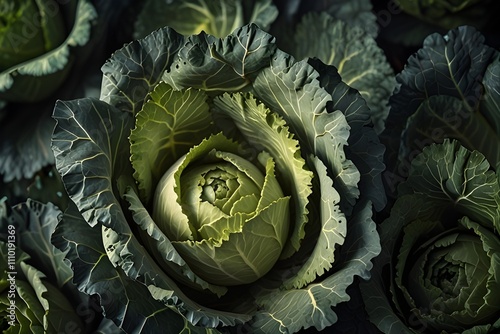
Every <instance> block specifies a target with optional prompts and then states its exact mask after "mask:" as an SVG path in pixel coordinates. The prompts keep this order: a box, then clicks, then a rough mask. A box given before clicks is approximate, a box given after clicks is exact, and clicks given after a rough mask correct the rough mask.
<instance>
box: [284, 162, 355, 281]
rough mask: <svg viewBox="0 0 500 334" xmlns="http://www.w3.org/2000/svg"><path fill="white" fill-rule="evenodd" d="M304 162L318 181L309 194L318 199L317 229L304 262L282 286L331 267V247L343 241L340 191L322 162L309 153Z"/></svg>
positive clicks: (345, 226)
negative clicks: (313, 241) (317, 185)
mask: <svg viewBox="0 0 500 334" xmlns="http://www.w3.org/2000/svg"><path fill="white" fill-rule="evenodd" d="M308 162H309V163H308V166H312V167H314V171H315V175H316V177H317V178H318V182H319V187H317V188H316V190H315V191H316V192H317V194H316V196H314V195H313V196H312V200H317V201H318V202H319V203H318V204H317V206H318V212H319V217H318V219H319V222H320V224H321V229H320V232H319V237H318V239H317V240H316V244H315V245H314V249H313V251H312V253H311V254H310V255H309V257H308V259H307V260H306V262H305V263H304V264H303V265H302V267H301V268H300V270H299V271H298V273H297V274H296V275H295V276H294V277H292V278H291V279H289V280H287V281H284V282H283V286H284V287H285V289H292V288H297V289H298V288H301V287H302V286H304V285H305V284H308V283H310V282H312V281H313V280H315V279H316V278H317V277H320V276H322V275H323V274H324V273H325V272H326V271H328V270H329V269H331V268H332V266H333V264H334V261H335V259H336V256H335V251H336V249H338V247H339V246H340V245H342V244H343V243H344V239H345V236H346V234H347V221H346V218H345V216H344V214H343V213H342V212H341V211H340V208H339V206H338V203H339V202H340V195H339V193H338V192H337V191H336V190H335V188H333V181H332V179H330V177H329V176H328V174H327V172H326V167H325V165H324V164H323V163H322V162H321V161H320V160H319V159H318V158H317V157H310V158H309V159H308Z"/></svg>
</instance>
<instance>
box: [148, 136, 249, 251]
mask: <svg viewBox="0 0 500 334" xmlns="http://www.w3.org/2000/svg"><path fill="white" fill-rule="evenodd" d="M213 149H219V150H223V151H227V152H234V153H236V152H238V149H239V146H238V144H237V143H235V142H234V141H232V140H229V139H227V138H226V137H224V136H223V135H222V134H221V133H220V134H217V135H213V136H211V137H209V138H207V139H204V140H203V141H202V142H201V143H200V144H199V145H197V146H194V147H192V148H191V150H190V151H189V152H188V153H187V154H186V155H184V156H183V157H181V158H180V159H179V160H178V161H176V163H175V164H174V165H172V166H171V168H170V169H169V170H168V171H166V172H165V174H164V175H163V177H162V178H161V180H160V181H159V183H158V186H157V188H156V193H155V196H154V202H153V215H152V216H153V219H154V221H155V222H156V224H158V226H159V227H160V229H161V230H162V231H163V232H164V233H165V234H166V235H167V236H168V237H169V238H170V239H171V240H175V241H184V240H198V239H199V238H198V231H197V229H196V228H195V226H194V225H193V224H191V223H190V222H189V217H188V214H187V213H186V212H184V210H183V208H182V202H181V200H182V196H181V187H182V184H181V174H182V172H183V171H184V169H185V168H186V167H188V166H189V164H191V163H192V162H194V161H197V160H203V158H205V157H206V156H208V155H209V153H210V152H211V151H212V150H213Z"/></svg>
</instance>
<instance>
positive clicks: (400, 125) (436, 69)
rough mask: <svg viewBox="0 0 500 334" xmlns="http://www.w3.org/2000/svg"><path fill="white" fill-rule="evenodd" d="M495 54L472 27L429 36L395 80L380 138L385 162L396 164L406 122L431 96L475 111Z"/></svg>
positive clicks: (391, 167) (390, 167)
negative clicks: (454, 100)
mask: <svg viewBox="0 0 500 334" xmlns="http://www.w3.org/2000/svg"><path fill="white" fill-rule="evenodd" d="M495 53H496V52H495V50H494V49H493V48H490V47H488V46H486V45H484V37H483V36H482V35H481V34H480V33H479V32H478V31H476V30H475V29H474V28H472V27H459V28H457V29H454V30H451V31H450V32H449V33H448V34H447V35H445V36H441V35H439V34H433V35H430V36H428V37H427V38H426V39H425V41H424V44H423V47H422V48H421V49H420V50H419V51H418V52H417V53H416V54H415V55H413V56H411V57H410V58H409V59H408V64H407V65H406V67H405V69H404V70H403V72H401V73H400V74H399V75H398V76H397V77H396V80H397V81H398V83H399V84H400V87H399V88H397V89H396V91H395V92H394V94H393V96H392V97H391V99H390V104H391V110H390V113H389V116H388V118H387V121H386V130H385V131H384V132H383V133H382V136H381V138H382V142H383V143H384V144H386V146H387V147H388V157H387V160H388V161H390V162H395V161H398V155H399V150H400V149H399V147H400V138H401V134H402V132H403V130H404V128H405V126H406V120H407V119H408V118H409V117H410V116H411V115H412V114H413V113H414V112H415V111H416V110H417V109H418V107H419V106H420V105H421V104H422V102H423V101H424V100H425V99H427V98H429V97H430V96H432V95H448V96H453V97H456V98H458V99H460V100H462V101H463V102H464V103H465V104H466V105H469V106H470V109H473V108H475V107H476V106H477V103H478V102H479V98H480V97H481V95H482V93H481V89H482V85H481V81H482V79H483V77H484V74H485V71H486V68H487V67H488V65H489V63H490V62H491V61H492V57H493V56H494V55H495ZM407 153H408V152H407ZM400 158H402V157H400ZM389 169H395V166H389Z"/></svg>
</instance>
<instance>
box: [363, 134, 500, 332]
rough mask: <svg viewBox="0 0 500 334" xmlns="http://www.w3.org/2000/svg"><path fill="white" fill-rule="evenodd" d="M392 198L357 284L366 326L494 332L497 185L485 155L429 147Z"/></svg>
mask: <svg viewBox="0 0 500 334" xmlns="http://www.w3.org/2000/svg"><path fill="white" fill-rule="evenodd" d="M398 195H399V197H398V199H397V200H396V203H395V204H394V206H393V208H392V210H391V213H390V217H389V218H388V219H386V220H385V221H384V222H383V223H382V224H381V226H380V227H381V228H380V238H381V243H382V253H381V255H380V256H379V257H378V258H377V259H376V260H375V264H374V269H373V271H372V279H371V280H370V281H369V283H362V285H361V286H362V292H363V295H364V299H365V304H366V309H367V311H368V314H369V317H370V320H371V321H372V322H373V323H374V324H375V325H377V327H378V328H379V329H380V330H381V331H382V332H383V333H408V334H410V333H443V334H445V333H464V334H465V333H467V334H470V333H498V330H499V328H500V304H499V303H498V296H499V295H500V280H499V279H498V277H499V275H500V235H499V230H500V185H499V180H498V174H497V173H496V172H495V170H494V169H492V168H491V167H490V164H489V163H488V161H487V160H486V158H485V156H484V155H483V154H481V153H480V152H478V151H470V150H468V149H466V148H465V147H463V146H462V145H461V144H460V142H459V141H456V140H449V139H446V140H444V142H443V143H442V144H432V145H430V146H428V147H426V148H424V149H423V152H422V153H421V154H420V155H418V156H417V157H416V158H415V159H414V160H413V161H412V164H411V169H410V175H409V177H408V179H407V180H406V182H404V183H401V184H400V186H399V188H398Z"/></svg>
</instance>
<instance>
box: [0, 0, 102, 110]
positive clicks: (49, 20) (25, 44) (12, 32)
mask: <svg viewBox="0 0 500 334" xmlns="http://www.w3.org/2000/svg"><path fill="white" fill-rule="evenodd" d="M96 17H97V13H96V11H95V9H94V7H93V5H92V4H91V3H90V2H89V1H88V0H72V1H56V0H2V2H1V3H0V105H1V104H2V102H22V103H26V102H38V101H41V100H43V99H45V98H47V97H48V96H50V95H51V94H52V93H54V92H55V91H56V90H57V89H58V88H59V87H60V86H61V85H62V84H63V82H64V80H65V79H66V78H67V76H68V74H69V72H70V70H71V68H72V65H73V63H74V53H73V52H74V51H73V49H74V48H78V47H80V46H83V45H85V44H87V42H88V41H89V39H90V32H91V31H90V30H91V27H92V23H93V21H94V20H95V19H96Z"/></svg>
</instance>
